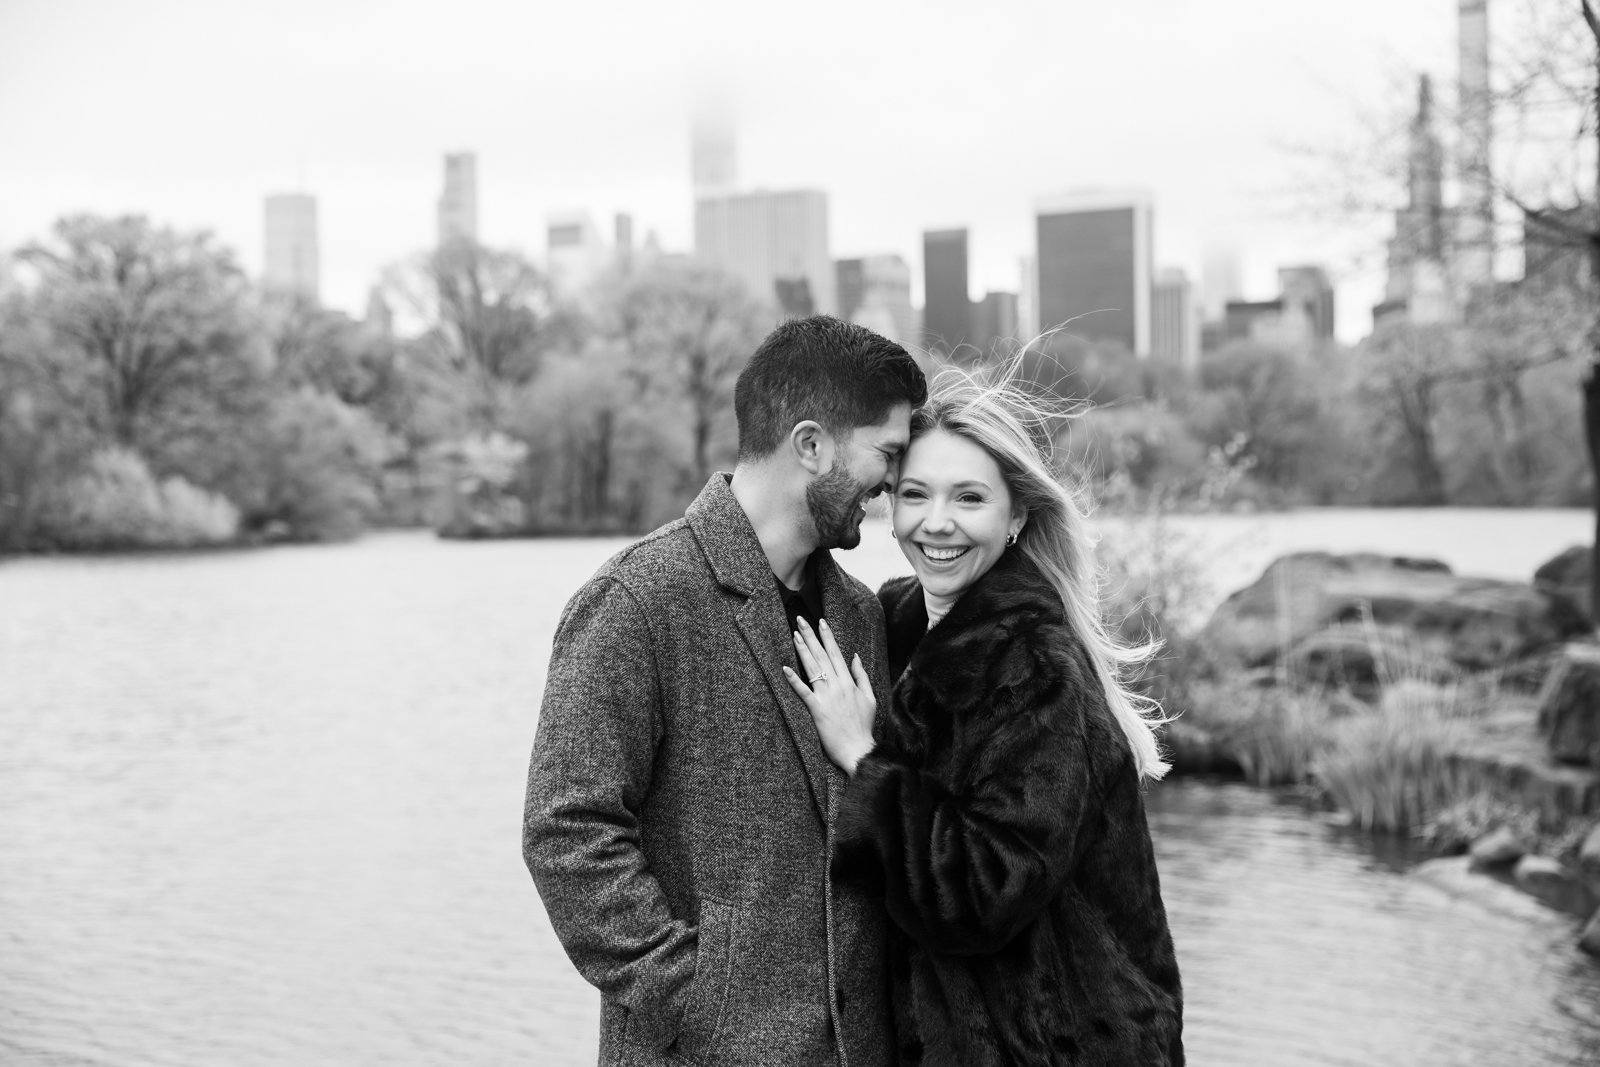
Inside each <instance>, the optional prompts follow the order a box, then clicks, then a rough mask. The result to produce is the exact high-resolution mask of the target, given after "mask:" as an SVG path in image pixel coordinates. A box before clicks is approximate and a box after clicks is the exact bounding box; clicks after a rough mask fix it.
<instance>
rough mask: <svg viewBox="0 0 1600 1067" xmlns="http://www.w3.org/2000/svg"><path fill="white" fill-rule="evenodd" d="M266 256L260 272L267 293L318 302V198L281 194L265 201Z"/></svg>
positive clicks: (304, 194)
mask: <svg viewBox="0 0 1600 1067" xmlns="http://www.w3.org/2000/svg"><path fill="white" fill-rule="evenodd" d="M265 214H266V244H265V248H266V255H265V257H264V267H263V270H262V272H261V282H262V287H263V288H265V289H266V290H267V291H268V292H272V293H278V294H285V295H294V296H299V297H303V298H305V299H307V300H311V301H313V302H315V301H316V300H317V299H319V296H320V294H319V291H318V285H319V283H318V270H319V264H318V253H317V198H316V197H314V196H310V195H307V194H306V193H280V194H278V195H276V196H269V197H267V198H266V212H265Z"/></svg>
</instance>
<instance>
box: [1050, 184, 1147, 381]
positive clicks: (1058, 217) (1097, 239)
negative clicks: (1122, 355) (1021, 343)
mask: <svg viewBox="0 0 1600 1067" xmlns="http://www.w3.org/2000/svg"><path fill="white" fill-rule="evenodd" d="M1152 214H1153V212H1152V208H1151V202H1150V196H1149V194H1148V193H1144V192H1140V191H1126V192H1086V193H1068V194H1064V195H1060V196H1053V197H1047V198H1044V199H1041V200H1040V201H1039V204H1038V233H1037V238H1038V244H1037V246H1036V247H1037V250H1038V257H1039V327H1040V329H1041V330H1049V329H1051V328H1052V327H1054V326H1058V325H1060V324H1062V323H1069V322H1070V324H1069V325H1068V326H1067V332H1068V333H1070V334H1072V335H1073V336H1076V337H1082V338H1086V339H1089V340H1106V341H1115V342H1117V343H1119V344H1121V345H1123V346H1124V347H1126V348H1127V349H1128V350H1129V351H1130V352H1133V353H1134V354H1136V355H1139V356H1145V355H1148V354H1149V352H1150V280H1151V278H1150V272H1151V268H1150V256H1151V232H1150V231H1151V216H1152Z"/></svg>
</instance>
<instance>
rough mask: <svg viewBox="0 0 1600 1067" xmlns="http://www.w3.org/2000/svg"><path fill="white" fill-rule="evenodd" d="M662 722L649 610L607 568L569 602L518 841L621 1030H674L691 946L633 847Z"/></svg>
mask: <svg viewBox="0 0 1600 1067" xmlns="http://www.w3.org/2000/svg"><path fill="white" fill-rule="evenodd" d="M660 735H661V694H660V683H659V680H658V674H657V665H656V660H655V653H654V648H653V643H652V642H651V640H650V633H649V626H648V623H647V622H646V618H645V615H644V612H643V611H642V610H641V608H640V606H639V604H638V603H637V601H636V600H635V599H634V597H633V596H632V594H631V593H630V592H629V591H628V590H627V589H626V588H625V587H624V586H623V585H621V584H620V583H619V582H617V581H616V580H614V579H597V580H595V581H593V582H590V583H589V584H588V585H586V586H585V587H584V588H583V589H581V590H580V591H579V592H578V593H577V594H576V595H575V596H574V597H573V599H572V601H571V602H570V603H569V604H568V605H567V609H566V611H565V612H564V613H563V615H562V619H561V624H560V626H559V628H558V629H557V631H556V638H555V647H554V650H553V652H552V653H551V657H550V668H549V672H548V674H547V677H546V681H545V690H544V701H543V704H542V706H541V708H540V712H539V725H538V729H537V731H536V733H535V737H534V743H533V758H532V761H531V763H530V765H529V770H528V791H527V801H526V804H525V806H524V809H523V827H522V854H523V858H524V859H525V860H526V861H527V864H528V870H529V872H530V873H531V874H532V875H533V880H534V883H535V885H536V886H537V887H538V890H539V896H540V899H541V900H542V901H543V903H544V907H545V910H546V912H547V913H548V914H549V916H550V924H551V926H552V927H553V928H554V929H555V932H556V936H557V937H559V938H560V940H561V944H562V946H563V947H564V948H565V949H566V951H567V955H568V956H569V957H570V958H571V960H572V962H573V964H574V965H575V966H576V967H577V968H578V970H579V972H580V973H582V975H583V977H584V978H585V979H587V980H588V981H589V983H590V984H592V985H594V986H595V987H597V988H598V989H599V990H600V991H601V992H602V993H604V994H606V995H607V996H610V997H612V998H615V999H616V1000H617V1001H618V1002H620V1003H621V1004H622V1005H624V1006H625V1007H626V1008H627V1009H628V1011H629V1013H630V1019H631V1021H630V1027H629V1032H630V1034H636V1035H637V1036H638V1037H639V1038H640V1039H641V1040H643V1041H645V1042H648V1043H650V1044H653V1045H655V1046H656V1047H658V1048H664V1047H666V1046H667V1045H669V1044H670V1043H671V1042H672V1040H673V1038H674V1037H675V1035H676V1033H677V1029H678V1026H679V1022H680V1020H681V1018H682V1015H683V1010H684V1005H685V1002H686V999H687V995H688V989H689V986H690V983H691V981H692V979H693V977H694V969H695V957H696V951H697V935H696V930H695V928H693V927H692V926H690V925H688V924H686V923H685V922H684V921H682V920H681V919H679V918H676V917H674V916H673V914H672V909H671V907H670V905H669V903H668V900H667V898H666V895H665V894H664V893H663V892H662V889H661V885H660V883H659V882H658V881H657V880H656V878H655V876H654V875H653V874H652V873H651V871H650V868H649V864H648V863H647V861H646V858H645V855H644V853H643V852H642V851H641V850H640V847H639V820H638V812H639V807H640V804H641V802H642V801H643V798H644V796H645V794H646V792H647V791H648V789H649V786H650V775H651V766H652V763H653V761H654V757H655V750H656V747H657V744H658V743H659V741H660Z"/></svg>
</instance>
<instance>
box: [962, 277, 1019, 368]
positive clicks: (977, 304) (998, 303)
mask: <svg viewBox="0 0 1600 1067" xmlns="http://www.w3.org/2000/svg"><path fill="white" fill-rule="evenodd" d="M970 318H971V321H972V339H971V344H972V347H974V348H976V349H977V350H978V353H979V355H988V354H989V353H991V352H993V351H994V350H995V346H996V344H1001V351H1002V352H1003V351H1005V347H1004V344H1003V342H1010V341H1013V340H1017V339H1018V338H1017V294H1016V293H1007V292H993V291H990V292H988V293H986V294H984V297H983V299H982V300H974V301H973V302H972V308H971V312H970ZM1022 340H1026V338H1022Z"/></svg>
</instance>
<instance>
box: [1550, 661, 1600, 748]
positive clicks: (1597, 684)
mask: <svg viewBox="0 0 1600 1067" xmlns="http://www.w3.org/2000/svg"><path fill="white" fill-rule="evenodd" d="M1539 733H1540V734H1541V735H1543V737H1544V738H1545V740H1546V743H1548V744H1549V746H1550V754H1551V755H1552V756H1554V757H1555V758H1556V759H1558V760H1560V761H1562V762H1563V763H1573V764H1579V765H1583V766H1589V767H1593V768H1595V769H1596V770H1600V645H1596V644H1591V643H1587V642H1576V641H1575V642H1573V643H1571V644H1569V645H1567V646H1566V647H1565V648H1563V649H1562V650H1561V655H1560V657H1559V658H1558V659H1557V661H1556V664H1555V666H1554V667H1553V668H1552V669H1551V671H1550V674H1549V676H1548V677H1547V678H1545V682H1544V687H1543V688H1542V689H1540V690H1539Z"/></svg>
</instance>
